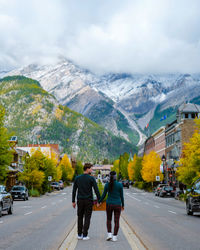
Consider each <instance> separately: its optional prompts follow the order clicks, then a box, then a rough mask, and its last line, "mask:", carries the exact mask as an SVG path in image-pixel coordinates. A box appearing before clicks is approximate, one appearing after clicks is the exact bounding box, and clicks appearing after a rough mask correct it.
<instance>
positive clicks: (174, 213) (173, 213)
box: [168, 210, 177, 214]
mask: <svg viewBox="0 0 200 250" xmlns="http://www.w3.org/2000/svg"><path fill="white" fill-rule="evenodd" d="M168 212H169V213H172V214H177V213H176V212H174V211H171V210H168Z"/></svg>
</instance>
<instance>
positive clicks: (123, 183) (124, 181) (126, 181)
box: [122, 180, 129, 188]
mask: <svg viewBox="0 0 200 250" xmlns="http://www.w3.org/2000/svg"><path fill="white" fill-rule="evenodd" d="M122 185H123V187H127V188H129V181H128V180H123V181H122Z"/></svg>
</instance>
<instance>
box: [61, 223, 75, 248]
mask: <svg viewBox="0 0 200 250" xmlns="http://www.w3.org/2000/svg"><path fill="white" fill-rule="evenodd" d="M77 242H78V240H77V224H76V221H74V223H73V226H72V228H71V229H70V231H69V233H68V234H67V236H66V238H65V239H64V241H63V242H62V244H61V245H60V247H59V248H58V250H74V249H75V248H76V245H77Z"/></svg>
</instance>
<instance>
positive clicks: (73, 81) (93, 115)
mask: <svg viewBox="0 0 200 250" xmlns="http://www.w3.org/2000/svg"><path fill="white" fill-rule="evenodd" d="M9 74H11V75H14V74H20V75H25V76H28V77H31V78H33V79H36V80H38V81H40V83H41V85H42V86H43V88H44V89H45V90H47V91H49V92H50V93H53V94H54V95H55V96H56V98H57V99H58V101H59V102H60V103H62V104H63V105H65V104H66V105H69V107H70V108H72V109H74V110H76V111H78V112H80V113H82V114H84V115H85V116H87V117H88V118H90V119H91V120H93V121H95V122H97V123H99V124H101V125H102V126H104V127H106V128H107V129H109V130H110V131H112V132H113V133H115V134H116V135H121V136H123V137H124V138H125V139H126V140H129V141H132V142H134V143H135V144H137V143H138V142H139V144H141V143H142V142H143V141H144V139H145V136H144V133H145V126H146V125H147V124H148V123H149V122H150V124H152V122H151V121H153V120H156V121H157V125H156V124H155V126H153V127H152V129H151V131H153V130H155V129H157V128H158V127H159V126H160V122H158V121H160V120H159V118H161V117H159V116H160V115H162V114H165V113H168V116H169V117H174V112H172V110H175V109H176V107H177V106H178V105H180V104H181V103H183V102H185V101H191V100H193V99H194V98H198V96H200V74H193V75H190V74H178V73H177V74H160V75H158V74H157V75H155V74H151V75H142V74H135V75H130V74H107V75H103V76H97V75H95V74H93V73H91V72H90V71H88V70H84V69H82V68H80V67H78V66H77V65H75V64H73V63H72V62H70V61H67V60H63V61H61V62H60V63H59V64H56V65H45V66H38V65H29V66H27V67H23V68H21V69H18V70H15V71H12V72H10V73H9ZM165 110H166V112H165ZM169 110H171V111H170V112H169ZM156 112H157V113H156ZM155 116H156V117H157V118H156V119H155ZM171 119H172V118H171ZM169 121H170V119H166V120H164V121H162V123H161V125H164V124H165V123H166V122H169Z"/></svg>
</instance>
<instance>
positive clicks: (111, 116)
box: [9, 60, 139, 145]
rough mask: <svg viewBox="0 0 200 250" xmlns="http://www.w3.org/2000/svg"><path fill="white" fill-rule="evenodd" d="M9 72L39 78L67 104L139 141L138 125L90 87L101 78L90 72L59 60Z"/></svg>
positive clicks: (102, 124) (107, 98)
mask: <svg viewBox="0 0 200 250" xmlns="http://www.w3.org/2000/svg"><path fill="white" fill-rule="evenodd" d="M9 75H24V76H27V77H30V78H32V79H35V80H37V81H39V82H40V84H41V85H42V87H43V88H44V89H45V90H46V91H48V92H49V93H51V94H53V95H54V96H55V97H56V99H57V100H58V101H59V103H60V104H62V105H67V106H68V107H69V108H70V109H72V110H75V111H76V112H79V113H81V114H83V115H84V116H86V117H88V118H89V119H91V120H92V121H94V122H96V123H98V124H99V125H101V126H103V127H105V128H106V129H108V130H109V131H111V132H112V133H113V134H115V135H116V136H122V137H123V138H124V139H126V140H127V141H128V142H131V143H133V144H135V145H136V144H137V143H138V141H139V134H138V131H137V130H138V129H136V130H135V129H133V128H132V126H131V125H130V124H129V122H128V120H127V119H126V117H125V116H124V115H123V114H122V113H121V112H120V111H119V110H118V109H116V108H115V107H114V104H115V102H114V101H113V100H111V99H110V98H109V97H108V96H106V95H105V94H103V92H102V91H99V90H97V89H95V87H93V85H92V83H96V82H98V81H101V79H100V78H99V77H98V76H96V75H94V74H92V73H91V72H89V71H87V70H84V69H81V68H79V67H78V66H76V65H74V64H73V63H72V62H70V61H67V60H62V61H61V62H60V63H58V64H56V65H45V66H39V65H29V66H27V67H23V68H21V69H18V70H14V71H12V72H10V73H9ZM99 84H100V83H99Z"/></svg>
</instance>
